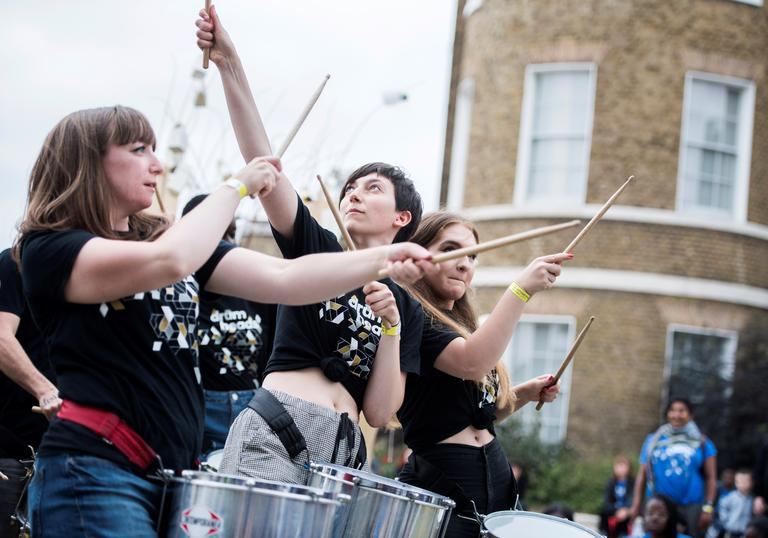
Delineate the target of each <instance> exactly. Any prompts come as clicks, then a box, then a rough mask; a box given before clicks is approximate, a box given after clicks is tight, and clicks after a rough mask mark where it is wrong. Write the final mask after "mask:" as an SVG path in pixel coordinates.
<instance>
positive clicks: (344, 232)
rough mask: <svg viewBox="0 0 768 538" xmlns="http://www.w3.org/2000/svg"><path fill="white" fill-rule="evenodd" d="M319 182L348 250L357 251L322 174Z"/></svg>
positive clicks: (318, 176) (318, 175) (318, 178)
mask: <svg viewBox="0 0 768 538" xmlns="http://www.w3.org/2000/svg"><path fill="white" fill-rule="evenodd" d="M326 80H328V79H326ZM317 181H318V183H320V188H321V189H323V196H325V201H326V203H327V204H328V209H330V210H331V213H333V219H334V220H335V221H336V225H337V226H338V227H339V230H340V231H341V236H342V237H343V238H344V242H345V243H346V244H347V250H357V247H355V243H354V241H352V237H350V235H349V232H348V231H347V228H346V227H345V226H344V221H342V220H341V213H339V208H338V207H336V204H335V203H334V202H333V198H331V193H330V192H328V188H327V187H326V186H325V182H324V181H323V178H321V177H320V174H317Z"/></svg>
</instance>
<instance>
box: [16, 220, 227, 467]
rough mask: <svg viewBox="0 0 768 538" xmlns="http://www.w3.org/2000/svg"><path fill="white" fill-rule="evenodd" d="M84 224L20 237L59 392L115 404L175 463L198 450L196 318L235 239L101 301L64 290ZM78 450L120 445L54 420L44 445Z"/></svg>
mask: <svg viewBox="0 0 768 538" xmlns="http://www.w3.org/2000/svg"><path fill="white" fill-rule="evenodd" d="M94 237H96V236H95V235H94V234H92V233H89V232H86V231H83V230H67V231H58V232H52V231H46V232H36V233H32V234H29V235H28V236H27V237H25V238H24V242H23V244H22V274H23V275H24V280H23V282H24V293H25V295H26V298H27V301H28V303H29V306H30V310H31V311H32V315H33V316H34V318H35V321H36V322H37V324H38V326H39V327H40V329H41V330H42V331H43V334H44V335H45V337H46V338H47V341H48V344H49V352H50V359H51V363H52V364H53V366H54V368H55V370H56V375H57V381H58V387H59V391H60V393H61V397H62V398H63V399H66V400H72V401H74V402H76V403H78V404H81V405H85V406H90V407H95V408H98V409H102V410H104V411H109V412H112V413H115V414H117V415H118V416H119V417H120V418H121V419H123V420H124V421H125V422H126V423H127V424H128V426H130V427H131V428H132V429H133V430H134V431H135V432H136V433H138V434H139V435H140V436H141V437H142V438H143V439H144V440H145V441H146V442H147V443H148V444H149V445H150V446H151V447H152V448H153V449H154V450H155V451H156V452H157V453H158V454H159V455H160V457H161V458H162V460H163V465H164V466H165V467H167V468H171V469H184V468H189V466H190V465H191V464H192V462H193V461H194V459H195V458H196V457H197V455H198V454H199V453H200V449H201V444H202V436H203V418H204V404H203V394H202V389H201V386H200V370H199V368H198V357H197V349H198V342H197V336H196V324H197V316H198V303H199V290H200V287H202V286H204V285H205V283H206V282H207V281H208V278H209V277H210V275H211V273H212V272H213V270H214V269H215V267H216V265H217V264H218V262H219V261H220V260H221V258H222V257H224V255H226V253H227V252H229V250H231V249H232V248H234V247H233V246H232V245H228V244H226V243H223V242H222V243H220V244H219V246H218V248H217V249H216V250H215V252H214V253H213V255H212V256H211V257H210V258H209V259H208V261H207V262H206V263H205V265H203V266H202V267H201V268H200V269H198V270H197V271H196V272H195V274H194V275H190V276H187V277H186V278H184V279H182V280H180V281H179V282H176V283H173V284H170V285H168V286H166V287H164V288H161V289H157V290H149V291H146V292H140V293H136V294H135V295H132V296H129V297H123V298H122V299H117V300H114V301H110V302H105V303H101V304H75V303H70V302H68V301H67V300H66V299H65V297H64V290H65V287H66V285H67V282H68V281H69V278H70V275H71V273H72V267H73V265H74V263H75V260H76V258H77V255H78V253H79V252H80V249H81V248H82V247H83V245H85V243H86V242H88V241H89V240H91V239H93V238H94ZM61 452H80V453H86V454H92V455H96V456H100V457H104V458H107V459H110V460H112V461H115V462H117V463H122V464H126V463H127V460H126V459H125V457H124V456H123V455H122V454H120V453H119V452H118V451H117V450H116V449H115V448H113V447H112V446H111V445H109V444H107V443H106V442H104V441H103V440H101V439H100V438H99V437H98V436H96V435H95V434H93V433H91V432H90V431H89V430H87V429H86V428H83V427H81V426H79V425H77V424H74V423H72V422H68V421H63V420H56V421H54V422H53V423H52V424H51V427H50V428H49V430H48V432H47V433H46V435H45V436H44V437H43V442H42V444H41V447H40V453H41V454H56V453H61Z"/></svg>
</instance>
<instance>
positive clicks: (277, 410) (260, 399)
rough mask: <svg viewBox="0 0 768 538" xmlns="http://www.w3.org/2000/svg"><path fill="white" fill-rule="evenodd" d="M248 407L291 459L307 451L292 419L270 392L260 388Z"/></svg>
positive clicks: (304, 442)
mask: <svg viewBox="0 0 768 538" xmlns="http://www.w3.org/2000/svg"><path fill="white" fill-rule="evenodd" d="M248 407H250V408H251V409H253V410H254V411H256V412H257V413H258V414H259V415H260V416H261V418H263V419H264V422H266V423H267V424H268V425H269V427H270V428H272V431H273V432H275V435H277V437H278V438H279V439H280V442H281V443H283V446H284V447H285V450H286V451H288V455H289V456H290V457H291V459H293V458H295V457H296V456H298V455H299V454H300V453H301V452H302V451H304V450H306V449H307V441H306V440H305V439H304V436H303V435H302V434H301V431H299V427H298V426H296V423H295V422H294V421H293V417H292V416H291V415H290V414H289V413H288V411H286V410H285V407H283V404H282V403H280V400H278V399H277V398H275V396H274V395H273V394H272V393H271V392H269V391H268V390H266V389H262V388H260V389H256V394H254V396H253V398H251V401H250V402H248Z"/></svg>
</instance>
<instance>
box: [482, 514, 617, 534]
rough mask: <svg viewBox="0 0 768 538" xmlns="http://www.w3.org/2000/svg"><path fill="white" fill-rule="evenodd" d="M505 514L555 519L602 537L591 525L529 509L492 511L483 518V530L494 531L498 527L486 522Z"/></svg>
mask: <svg viewBox="0 0 768 538" xmlns="http://www.w3.org/2000/svg"><path fill="white" fill-rule="evenodd" d="M504 515H516V516H521V517H523V518H531V519H549V520H551V521H555V522H557V523H561V524H565V525H567V526H569V527H576V528H578V529H581V530H583V531H586V532H587V533H588V534H589V535H590V536H594V537H595V538H597V537H598V536H599V537H601V538H602V535H601V534H600V533H598V532H596V531H594V530H592V529H590V528H589V527H585V526H584V525H582V524H581V523H576V522H575V521H571V520H569V519H565V518H562V517H557V516H552V515H549V514H541V513H539V512H529V511H527V510H499V511H498V512H491V513H490V514H488V515H486V516H485V517H484V518H483V530H486V531H488V532H493V531H494V530H496V529H489V528H487V527H486V522H487V521H488V520H489V519H493V518H494V517H501V516H504Z"/></svg>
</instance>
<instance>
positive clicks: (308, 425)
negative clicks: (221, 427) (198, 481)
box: [219, 389, 368, 484]
mask: <svg viewBox="0 0 768 538" xmlns="http://www.w3.org/2000/svg"><path fill="white" fill-rule="evenodd" d="M262 390H264V389H262ZM270 392H271V393H272V395H273V396H274V397H275V398H277V399H278V400H280V403H282V404H283V407H285V409H286V411H288V414H290V415H291V417H292V418H293V420H294V422H295V423H296V426H297V427H298V428H299V431H300V432H301V433H302V435H304V439H305V440H306V442H307V450H305V451H302V452H301V453H299V454H297V455H296V457H295V458H294V459H291V458H290V456H289V455H288V451H287V450H286V449H285V447H284V446H283V443H281V442H280V438H279V437H278V436H277V435H276V434H275V432H274V431H272V428H270V427H269V425H268V424H267V423H266V422H265V421H264V419H263V418H261V415H259V414H258V413H257V412H256V411H254V410H253V409H251V408H250V407H247V408H245V410H243V412H241V413H240V414H239V415H238V416H237V418H236V419H235V421H234V422H233V423H232V427H231V428H230V429H229V435H228V436H227V443H226V445H224V458H223V460H222V462H221V467H220V468H219V472H222V473H227V474H237V475H246V476H250V477H253V478H262V479H265V480H277V481H279V482H288V483H292V484H306V483H307V481H308V480H309V470H308V469H307V465H306V463H307V461H308V460H309V461H312V462H317V463H335V464H339V465H345V464H346V463H347V462H348V461H352V460H353V459H354V457H355V456H356V455H357V451H358V449H359V448H360V442H361V439H362V436H361V433H360V428H359V427H355V435H354V438H355V441H354V446H352V447H350V446H348V444H347V441H346V439H343V440H341V441H339V448H338V451H337V454H336V460H335V461H331V456H332V455H333V449H334V447H335V446H336V436H337V432H338V430H339V422H340V421H341V413H336V412H335V411H333V410H331V409H328V408H326V407H323V406H321V405H317V404H314V403H312V402H308V401H306V400H302V399H300V398H296V397H295V396H291V395H290V394H286V393H284V392H279V391H270ZM367 468H368V464H367V463H366V464H365V466H364V469H366V470H367Z"/></svg>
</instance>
